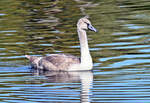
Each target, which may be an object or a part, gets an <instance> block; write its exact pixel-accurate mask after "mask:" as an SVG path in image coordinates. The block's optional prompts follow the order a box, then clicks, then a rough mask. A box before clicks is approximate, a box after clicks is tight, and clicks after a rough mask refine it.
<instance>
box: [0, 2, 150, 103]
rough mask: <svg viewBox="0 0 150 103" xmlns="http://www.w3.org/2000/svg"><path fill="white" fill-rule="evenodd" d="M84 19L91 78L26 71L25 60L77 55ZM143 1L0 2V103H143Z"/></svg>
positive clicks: (149, 102) (149, 74) (147, 14)
mask: <svg viewBox="0 0 150 103" xmlns="http://www.w3.org/2000/svg"><path fill="white" fill-rule="evenodd" d="M84 14H87V15H89V16H90V17H91V21H92V23H93V25H94V26H95V27H96V28H97V29H98V30H99V32H98V33H92V32H90V31H89V32H88V38H89V46H90V51H91V54H92V57H93V60H94V68H93V72H69V73H68V72H61V73H57V72H44V73H42V72H39V71H34V72H33V71H31V69H30V66H29V62H28V60H27V59H25V57H24V55H25V54H28V55H37V56H44V55H48V54H51V53H70V54H73V55H77V56H80V53H79V52H80V48H79V41H78V37H77V34H76V22H77V20H78V19H79V18H80V17H82V16H83V15H84ZM149 29H150V1H149V0H92V2H91V0H0V102H1V103H37V102H40V103H69V102H75V103H79V102H82V103H90V102H91V103H96V102H97V103H150V59H149V58H150V43H149V42H150V30H149Z"/></svg>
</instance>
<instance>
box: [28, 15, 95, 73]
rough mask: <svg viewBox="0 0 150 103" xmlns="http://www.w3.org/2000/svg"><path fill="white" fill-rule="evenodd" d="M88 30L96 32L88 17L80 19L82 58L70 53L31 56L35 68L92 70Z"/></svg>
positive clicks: (79, 30)
mask: <svg viewBox="0 0 150 103" xmlns="http://www.w3.org/2000/svg"><path fill="white" fill-rule="evenodd" d="M86 30H91V31H94V32H96V29H95V28H94V27H93V26H92V25H91V22H90V21H89V20H88V19H87V17H83V18H81V19H79V20H78V23H77V32H78V36H79V40H80V48H81V49H80V52H81V58H80V59H79V58H78V57H75V56H73V55H68V54H51V55H50V56H45V57H36V56H29V55H26V57H27V58H28V59H29V61H30V63H31V65H32V67H33V68H37V69H43V70H49V71H83V70H92V67H93V62H92V58H91V55H90V51H89V47H88V40H87V35H86Z"/></svg>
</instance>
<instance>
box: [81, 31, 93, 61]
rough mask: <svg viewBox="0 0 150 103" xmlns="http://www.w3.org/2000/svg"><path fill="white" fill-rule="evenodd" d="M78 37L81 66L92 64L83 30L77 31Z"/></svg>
mask: <svg viewBox="0 0 150 103" xmlns="http://www.w3.org/2000/svg"><path fill="white" fill-rule="evenodd" d="M78 35H79V40H80V46H81V50H80V51H81V64H87V63H90V64H92V58H91V55H90V51H89V46H88V40H87V35H86V31H85V30H80V29H78Z"/></svg>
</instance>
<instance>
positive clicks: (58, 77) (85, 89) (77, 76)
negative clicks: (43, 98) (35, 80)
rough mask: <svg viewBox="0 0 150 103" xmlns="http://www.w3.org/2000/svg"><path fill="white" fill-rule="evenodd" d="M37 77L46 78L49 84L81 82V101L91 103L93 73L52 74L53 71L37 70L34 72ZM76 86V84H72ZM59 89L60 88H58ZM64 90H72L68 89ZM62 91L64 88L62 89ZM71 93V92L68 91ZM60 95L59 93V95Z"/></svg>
mask: <svg viewBox="0 0 150 103" xmlns="http://www.w3.org/2000/svg"><path fill="white" fill-rule="evenodd" d="M33 74H34V75H36V76H39V75H40V76H41V75H43V76H45V77H46V79H47V82H49V83H70V84H71V83H74V82H81V86H80V87H81V92H80V101H81V103H90V101H91V99H90V96H91V95H92V91H91V88H92V84H93V73H92V71H80V72H65V71H64V72H51V71H39V70H35V69H34V72H33ZM72 85H74V84H72ZM57 89H59V88H57ZM63 89H65V90H66V89H68V90H69V89H72V88H70V87H69V86H68V88H66V87H65V88H63ZM61 90H62V88H61ZM68 92H69V91H68ZM57 94H58V93H57Z"/></svg>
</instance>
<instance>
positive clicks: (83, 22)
mask: <svg viewBox="0 0 150 103" xmlns="http://www.w3.org/2000/svg"><path fill="white" fill-rule="evenodd" d="M77 28H78V29H79V30H91V31H94V32H97V30H96V29H95V28H94V27H93V26H92V24H91V22H90V20H88V18H87V17H83V18H81V19H79V21H78V23H77Z"/></svg>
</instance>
